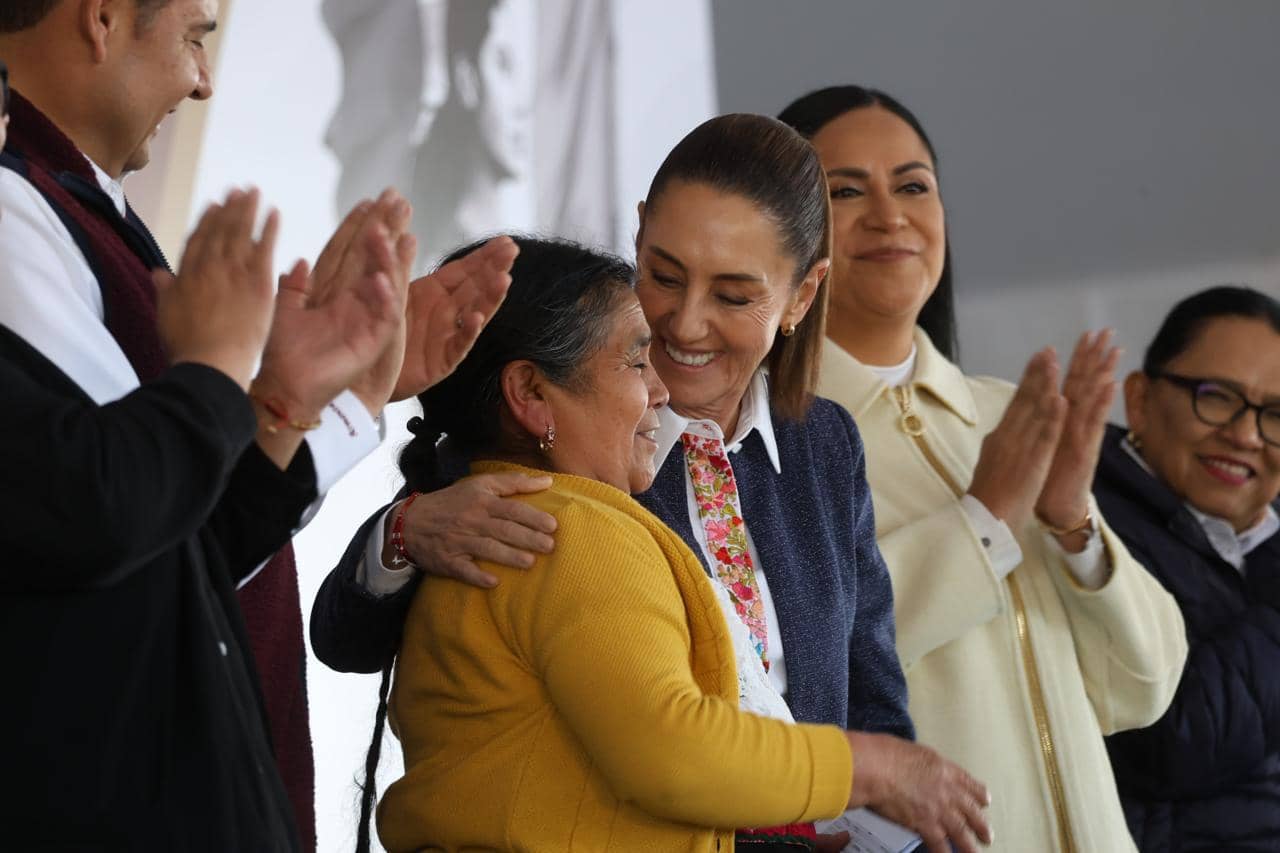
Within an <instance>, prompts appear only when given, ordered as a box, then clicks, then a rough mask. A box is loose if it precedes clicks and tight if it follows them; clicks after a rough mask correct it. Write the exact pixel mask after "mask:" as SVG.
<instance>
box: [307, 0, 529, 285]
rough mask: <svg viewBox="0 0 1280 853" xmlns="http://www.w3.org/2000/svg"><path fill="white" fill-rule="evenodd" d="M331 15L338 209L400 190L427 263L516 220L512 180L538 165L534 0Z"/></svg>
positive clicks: (356, 0)
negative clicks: (339, 72) (377, 191)
mask: <svg viewBox="0 0 1280 853" xmlns="http://www.w3.org/2000/svg"><path fill="white" fill-rule="evenodd" d="M324 17H325V22H326V23H327V25H328V27H329V30H330V32H332V33H333V35H334V39H335V40H336V41H337V44H338V48H339V50H340V52H341V54H342V63H343V86H342V96H341V98H340V100H339V103H338V108H337V110H336V112H335V114H334V117H333V119H332V121H331V123H330V126H329V129H328V133H327V134H326V142H327V143H328V145H329V147H330V148H331V149H332V150H333V152H334V154H335V155H336V156H337V157H338V159H339V160H340V161H341V164H342V174H341V176H340V178H339V183H338V192H337V203H338V206H339V207H342V206H344V205H346V204H347V203H348V201H349V200H351V199H358V198H361V197H363V196H364V195H365V194H366V193H367V192H368V191H369V189H370V188H371V187H383V186H387V185H393V186H396V187H397V188H399V189H401V190H402V191H403V192H404V193H405V195H406V196H407V197H408V198H409V200H410V202H412V203H413V206H414V210H415V215H414V223H415V224H414V232H415V235H416V236H417V238H418V246H419V251H418V261H417V263H418V266H419V267H420V268H421V269H425V268H428V267H431V266H434V264H435V261H436V260H437V259H438V258H439V257H440V256H442V255H443V254H445V253H446V252H448V251H449V250H450V249H452V248H454V247H456V246H458V245H461V244H463V243H466V242H468V241H470V240H473V239H475V238H476V237H478V236H480V235H483V234H486V233H489V232H492V231H495V230H498V229H500V228H503V227H507V226H509V225H510V224H511V219H512V214H511V212H510V211H506V210H504V209H503V199H502V198H501V194H500V193H501V190H502V189H503V185H504V184H505V183H507V182H510V181H512V180H516V179H521V178H527V177H529V175H530V172H531V170H532V155H533V100H534V89H535V86H534V82H535V77H536V69H535V68H534V61H533V49H532V48H533V40H534V34H533V33H532V32H529V31H527V28H523V27H522V26H521V23H522V22H525V21H529V22H531V21H532V20H533V15H532V0H389V2H388V1H387V0H325V3H324ZM521 224H523V223H521Z"/></svg>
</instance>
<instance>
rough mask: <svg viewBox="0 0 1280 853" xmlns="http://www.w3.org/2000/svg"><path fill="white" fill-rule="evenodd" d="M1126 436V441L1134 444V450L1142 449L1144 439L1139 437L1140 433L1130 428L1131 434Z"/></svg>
mask: <svg viewBox="0 0 1280 853" xmlns="http://www.w3.org/2000/svg"><path fill="white" fill-rule="evenodd" d="M1124 438H1125V441H1127V442H1129V444H1131V445H1133V449H1134V450H1141V449H1142V439H1140V438H1138V434H1137V433H1136V432H1134V431H1133V430H1129V434H1128V435H1126V436H1125V437H1124Z"/></svg>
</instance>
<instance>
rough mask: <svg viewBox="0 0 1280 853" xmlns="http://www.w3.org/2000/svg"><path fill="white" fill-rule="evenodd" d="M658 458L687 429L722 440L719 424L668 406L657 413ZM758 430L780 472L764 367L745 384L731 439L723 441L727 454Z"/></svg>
mask: <svg viewBox="0 0 1280 853" xmlns="http://www.w3.org/2000/svg"><path fill="white" fill-rule="evenodd" d="M658 421H659V423H660V425H659V427H658V460H659V464H661V460H663V459H666V458H667V454H668V453H670V452H671V448H672V447H674V446H675V443H676V442H677V441H679V440H680V436H681V435H683V434H684V433H686V432H696V433H699V434H701V435H705V436H707V437H710V438H718V439H721V440H722V441H723V440H724V433H723V432H721V430H720V425H719V424H717V423H716V422H715V421H713V420H703V419H698V420H691V419H689V418H686V417H684V416H683V415H681V414H679V413H677V412H676V411H675V410H674V409H672V408H671V407H670V406H667V407H665V408H663V409H662V410H661V411H659V412H658ZM752 430H755V431H756V432H758V433H760V440H761V441H763V442H764V449H765V452H767V453H768V454H769V461H770V462H772V463H773V470H774V471H776V472H777V473H779V474H781V473H782V459H781V457H779V456H778V439H777V437H776V436H775V435H774V433H773V416H772V415H771V414H770V413H769V380H768V378H767V376H766V374H765V371H764V370H763V369H761V370H757V371H756V373H755V375H754V376H752V377H751V382H750V384H748V385H747V393H746V394H744V395H743V396H742V406H741V408H740V409H739V410H738V428H737V429H736V430H735V431H734V435H733V438H732V440H730V441H725V447H726V449H727V450H728V451H729V452H730V453H737V452H738V451H739V450H740V449H741V448H742V442H743V441H745V440H746V438H747V436H748V435H750V434H751V431H752Z"/></svg>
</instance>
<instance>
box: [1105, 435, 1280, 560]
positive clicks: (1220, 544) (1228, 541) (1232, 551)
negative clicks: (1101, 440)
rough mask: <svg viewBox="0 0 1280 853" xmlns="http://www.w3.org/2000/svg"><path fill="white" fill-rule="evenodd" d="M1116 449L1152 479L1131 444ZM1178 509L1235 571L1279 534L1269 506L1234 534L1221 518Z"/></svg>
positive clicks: (1124, 441) (1126, 442)
mask: <svg viewBox="0 0 1280 853" xmlns="http://www.w3.org/2000/svg"><path fill="white" fill-rule="evenodd" d="M1120 446H1121V447H1123V448H1124V451H1125V453H1128V454H1129V455H1130V456H1132V457H1133V459H1134V461H1135V462H1137V463H1138V464H1139V465H1141V466H1142V470H1144V471H1146V472H1147V473H1148V474H1150V475H1151V476H1152V477H1155V476H1156V473H1155V471H1153V470H1151V466H1150V465H1148V464H1147V460H1145V459H1143V458H1142V454H1141V453H1139V452H1138V448H1136V447H1134V446H1133V442H1131V441H1129V439H1127V438H1125V439H1122V440H1121V441H1120ZM1182 505H1183V506H1185V507H1186V508H1187V512H1189V513H1191V517H1192V518H1194V519H1195V520H1196V522H1197V523H1198V524H1199V525H1200V529H1201V530H1203V531H1204V535H1205V536H1206V537H1207V538H1208V540H1209V544H1210V545H1212V546H1213V550H1214V551H1216V552H1218V556H1219V557H1221V558H1222V559H1224V560H1226V561H1227V562H1228V563H1230V564H1231V565H1232V566H1234V567H1235V569H1236V571H1243V569H1244V558H1245V557H1246V556H1247V555H1248V554H1249V552H1250V551H1252V550H1253V549H1254V548H1257V547H1258V546H1259V545H1261V544H1262V543H1263V542H1266V541H1267V540H1268V539H1270V538H1271V537H1272V536H1274V535H1275V534H1276V533H1277V532H1280V515H1277V513H1276V511H1275V507H1273V506H1271V505H1270V504H1268V505H1267V509H1266V512H1264V513H1263V514H1262V520H1261V521H1259V522H1258V523H1257V524H1255V525H1254V526H1253V527H1250V528H1248V529H1247V530H1242V531H1240V532H1239V533H1236V530H1235V527H1233V526H1232V525H1231V522H1229V521H1227V520H1226V519H1224V518H1218V517H1217V516H1216V515H1209V514H1208V513H1206V512H1201V511H1200V510H1198V509H1196V508H1195V507H1194V506H1192V505H1191V504H1189V503H1186V502H1184V503H1183V504H1182Z"/></svg>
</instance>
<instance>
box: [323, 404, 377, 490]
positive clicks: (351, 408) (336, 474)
mask: <svg viewBox="0 0 1280 853" xmlns="http://www.w3.org/2000/svg"><path fill="white" fill-rule="evenodd" d="M380 441H381V439H380V437H379V429H378V424H377V423H375V422H374V420H373V416H372V415H370V414H369V410H368V409H366V408H365V407H364V403H361V402H360V398H358V397H357V396H356V395H355V394H352V393H351V392H350V391H343V392H342V393H341V394H339V395H338V397H337V399H335V400H334V401H333V402H332V403H330V404H329V405H327V406H325V407H324V411H323V412H321V414H320V427H319V428H318V429H315V430H312V431H311V432H309V433H307V446H308V447H310V448H311V459H312V461H313V462H314V463H315V467H316V491H317V492H318V493H319V494H320V495H321V496H323V495H324V493H325V492H327V491H329V490H330V489H331V488H333V486H334V484H335V483H337V482H338V481H339V480H341V479H342V477H343V475H344V474H346V473H347V472H348V471H350V470H351V469H352V468H354V467H356V465H357V464H359V462H360V460H362V459H364V458H365V457H366V456H368V455H369V454H370V453H372V452H373V451H374V449H375V448H377V446H378V444H379V442H380Z"/></svg>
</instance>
